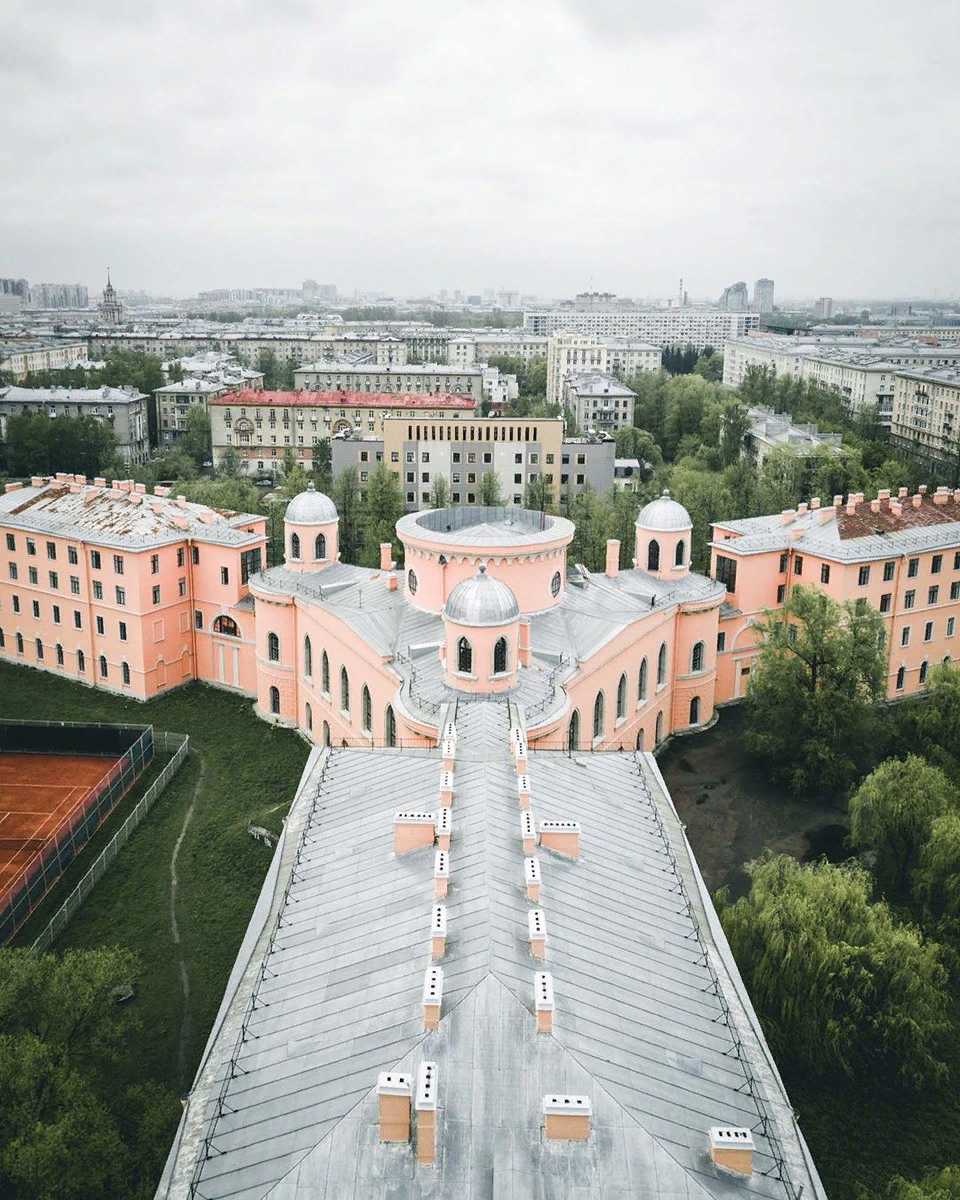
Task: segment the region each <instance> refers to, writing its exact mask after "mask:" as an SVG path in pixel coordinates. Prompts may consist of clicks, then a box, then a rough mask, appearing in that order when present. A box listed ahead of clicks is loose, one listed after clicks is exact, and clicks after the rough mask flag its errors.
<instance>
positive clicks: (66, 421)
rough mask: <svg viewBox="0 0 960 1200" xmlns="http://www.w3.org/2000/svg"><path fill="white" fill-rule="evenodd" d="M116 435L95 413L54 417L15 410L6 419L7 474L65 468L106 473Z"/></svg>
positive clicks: (113, 454)
mask: <svg viewBox="0 0 960 1200" xmlns="http://www.w3.org/2000/svg"><path fill="white" fill-rule="evenodd" d="M116 446H117V443H116V438H115V437H114V435H113V430H112V429H111V428H110V426H109V425H106V424H104V423H101V422H100V421H98V420H97V419H96V418H95V417H57V418H56V420H51V418H50V417H48V416H47V414H46V413H39V412H33V413H17V414H15V415H14V416H11V417H10V418H9V420H8V421H7V437H6V459H7V470H8V471H9V473H10V474H11V475H35V474H41V475H48V474H52V473H55V472H57V471H69V472H70V473H79V474H81V475H89V476H96V475H101V474H106V473H107V469H108V467H111V466H113V465H114V463H115V460H116Z"/></svg>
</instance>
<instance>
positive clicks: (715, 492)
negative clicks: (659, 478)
mask: <svg viewBox="0 0 960 1200" xmlns="http://www.w3.org/2000/svg"><path fill="white" fill-rule="evenodd" d="M670 494H671V496H672V497H673V498H674V499H675V500H677V501H678V502H679V503H680V504H682V505H683V507H684V508H685V509H686V510H687V512H688V513H689V514H690V520H691V522H692V523H693V532H692V535H691V548H690V561H691V565H692V566H693V569H694V570H695V571H702V572H705V571H707V570H709V567H710V538H711V536H712V531H711V528H710V525H711V522H713V521H719V520H720V519H721V517H724V516H726V514H727V513H729V511H730V508H731V504H732V500H731V497H730V493H729V492H728V491H727V489H726V487H725V486H724V481H723V477H722V476H718V475H717V474H715V473H714V472H712V471H708V470H703V469H702V468H700V466H699V465H698V464H697V463H696V462H695V460H693V459H690V458H684V459H682V460H680V461H679V462H677V463H676V465H675V466H674V467H673V469H672V470H671V472H670Z"/></svg>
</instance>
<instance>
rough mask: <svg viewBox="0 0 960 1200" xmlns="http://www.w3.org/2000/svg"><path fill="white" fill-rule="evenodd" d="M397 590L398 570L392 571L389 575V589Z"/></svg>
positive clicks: (391, 590)
mask: <svg viewBox="0 0 960 1200" xmlns="http://www.w3.org/2000/svg"><path fill="white" fill-rule="evenodd" d="M396 590H397V573H396V571H391V572H390V574H389V575H388V576H387V591H388V592H395V591H396Z"/></svg>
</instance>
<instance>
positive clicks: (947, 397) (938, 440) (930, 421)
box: [890, 369, 960, 468]
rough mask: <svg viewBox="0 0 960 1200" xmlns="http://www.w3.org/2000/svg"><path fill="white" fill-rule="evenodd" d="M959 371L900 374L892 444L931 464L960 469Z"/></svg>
mask: <svg viewBox="0 0 960 1200" xmlns="http://www.w3.org/2000/svg"><path fill="white" fill-rule="evenodd" d="M958 413H960V371H958V370H953V371H948V370H939V371H938V370H930V369H927V370H918V371H911V370H900V371H898V372H897V374H896V375H895V377H894V395H893V416H892V419H891V423H890V441H891V443H892V444H893V445H894V446H896V447H897V448H898V449H900V450H902V451H905V452H906V453H909V454H911V455H913V456H914V457H915V458H917V459H919V460H920V461H921V462H927V463H930V464H939V465H949V466H951V467H954V468H960V420H958Z"/></svg>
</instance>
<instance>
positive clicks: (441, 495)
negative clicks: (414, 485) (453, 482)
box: [429, 475, 450, 508]
mask: <svg viewBox="0 0 960 1200" xmlns="http://www.w3.org/2000/svg"><path fill="white" fill-rule="evenodd" d="M429 503H430V507H431V508H446V507H447V505H448V504H449V503H450V484H449V483H448V482H447V479H446V477H445V476H444V475H434V477H433V482H432V483H431V484H430V501H429Z"/></svg>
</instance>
